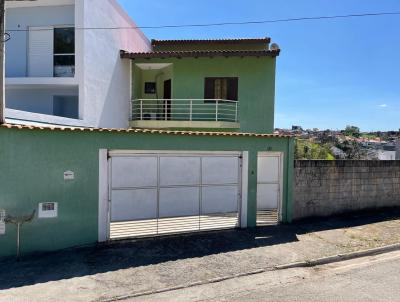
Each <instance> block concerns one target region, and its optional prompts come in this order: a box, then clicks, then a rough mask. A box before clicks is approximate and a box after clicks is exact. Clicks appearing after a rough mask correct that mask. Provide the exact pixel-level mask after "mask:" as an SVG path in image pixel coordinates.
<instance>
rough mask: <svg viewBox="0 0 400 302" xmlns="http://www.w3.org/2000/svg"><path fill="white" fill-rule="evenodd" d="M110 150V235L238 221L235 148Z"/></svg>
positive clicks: (224, 225) (237, 157) (231, 224)
mask: <svg viewBox="0 0 400 302" xmlns="http://www.w3.org/2000/svg"><path fill="white" fill-rule="evenodd" d="M110 155H111V156H110V163H109V166H110V173H109V192H110V196H109V199H110V200H109V203H110V206H109V222H110V223H109V238H110V239H118V238H128V237H139V236H151V235H159V234H170V233H180V232H193V231H200V230H210V229H224V228H234V227H238V226H239V217H240V213H239V209H240V200H241V196H240V188H241V178H240V176H241V171H240V169H241V156H240V154H239V153H232V152H231V153H168V152H159V153H136V152H131V153H129V152H121V151H120V152H118V151H115V152H110Z"/></svg>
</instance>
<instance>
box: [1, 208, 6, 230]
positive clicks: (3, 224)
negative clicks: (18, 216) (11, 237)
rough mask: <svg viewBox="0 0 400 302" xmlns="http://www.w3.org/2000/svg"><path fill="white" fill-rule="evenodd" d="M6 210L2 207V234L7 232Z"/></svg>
mask: <svg viewBox="0 0 400 302" xmlns="http://www.w3.org/2000/svg"><path fill="white" fill-rule="evenodd" d="M5 220H6V210H3V209H0V235H4V234H5V233H6V222H5Z"/></svg>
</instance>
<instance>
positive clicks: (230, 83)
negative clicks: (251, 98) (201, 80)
mask: <svg viewBox="0 0 400 302" xmlns="http://www.w3.org/2000/svg"><path fill="white" fill-rule="evenodd" d="M238 83H239V79H238V78H205V84H204V98H205V99H206V100H208V101H210V100H230V101H237V100H238Z"/></svg>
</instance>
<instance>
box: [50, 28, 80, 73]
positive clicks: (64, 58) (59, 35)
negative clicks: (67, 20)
mask: <svg viewBox="0 0 400 302" xmlns="http://www.w3.org/2000/svg"><path fill="white" fill-rule="evenodd" d="M74 75H75V29H74V28H73V27H63V28H54V76H55V77H73V76H74Z"/></svg>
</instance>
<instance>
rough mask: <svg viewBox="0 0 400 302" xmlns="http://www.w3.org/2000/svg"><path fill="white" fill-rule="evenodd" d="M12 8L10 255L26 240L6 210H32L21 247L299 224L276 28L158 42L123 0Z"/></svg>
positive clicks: (4, 196)
mask: <svg viewBox="0 0 400 302" xmlns="http://www.w3.org/2000/svg"><path fill="white" fill-rule="evenodd" d="M7 20H8V24H7V28H8V30H9V32H10V34H11V40H10V41H8V42H7V53H6V56H7V63H6V64H7V79H6V82H7V99H6V105H7V111H6V114H7V118H8V119H7V121H8V124H6V125H3V126H0V139H1V144H0V154H1V156H0V170H1V171H4V172H3V173H1V174H0V192H1V194H0V245H1V247H2V249H0V256H2V255H11V254H12V253H13V252H14V251H15V239H16V238H18V237H17V236H16V230H15V228H14V229H13V228H12V226H9V225H8V224H7V225H5V219H2V218H1V217H3V218H4V217H7V215H12V216H18V215H27V214H30V213H32V211H33V210H36V215H35V218H34V220H33V221H32V222H30V224H29V229H27V227H26V226H24V228H23V229H22V232H25V233H24V234H23V238H24V241H23V242H24V243H23V248H22V251H23V252H31V251H48V250H55V249H60V248H65V247H71V246H75V245H81V244H91V243H95V242H97V241H100V242H104V241H109V240H117V239H124V238H137V237H143V236H159V235H166V234H176V233H183V232H197V231H210V230H221V229H232V228H245V227H255V226H259V225H270V224H277V223H279V222H290V220H291V213H292V197H291V196H292V189H291V179H292V172H293V140H292V138H291V137H290V136H287V135H278V134H274V133H273V129H274V104H275V66H276V60H277V57H278V55H279V54H280V49H279V47H278V46H277V44H273V43H272V44H271V41H270V39H269V38H258V39H253V38H246V39H216V40H215V39H214V40H152V41H150V40H148V39H147V38H146V37H145V36H144V35H143V34H142V33H141V32H140V30H139V29H137V27H136V26H135V25H134V22H133V21H131V20H130V19H129V18H128V17H127V15H126V14H125V13H124V12H123V11H122V10H121V8H120V7H119V6H118V4H117V3H116V2H115V1H114V0H75V1H73V0H52V1H49V0H38V1H34V2H32V3H28V2H25V3H12V4H11V3H10V4H9V6H8V8H7ZM18 29H19V30H18ZM46 123H47V124H50V125H48V126H45V125H44V124H46ZM21 124H22V125H21ZM57 125H63V127H59V126H57ZM68 125H69V126H79V127H66V126H68ZM21 184H23V189H21Z"/></svg>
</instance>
